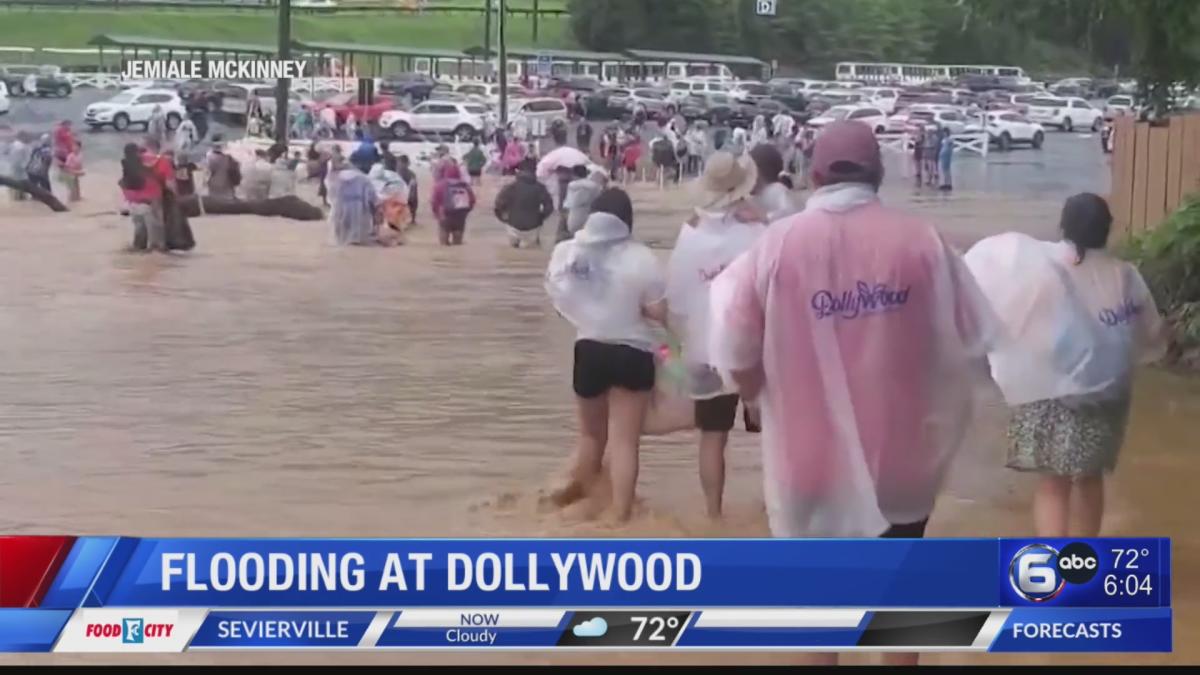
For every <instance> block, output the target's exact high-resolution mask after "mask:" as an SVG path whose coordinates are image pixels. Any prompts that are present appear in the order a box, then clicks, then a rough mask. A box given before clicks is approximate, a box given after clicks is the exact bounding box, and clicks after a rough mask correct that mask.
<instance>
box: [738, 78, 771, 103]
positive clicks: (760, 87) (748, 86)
mask: <svg viewBox="0 0 1200 675" xmlns="http://www.w3.org/2000/svg"><path fill="white" fill-rule="evenodd" d="M729 95H730V96H732V97H733V98H734V99H736V100H738V101H742V102H750V101H756V100H758V99H764V98H770V96H771V88H770V87H768V86H767V85H765V84H763V83H762V82H749V81H747V82H738V83H736V84H734V85H733V86H732V87H730V89H729Z"/></svg>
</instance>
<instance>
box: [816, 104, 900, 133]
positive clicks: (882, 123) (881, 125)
mask: <svg viewBox="0 0 1200 675" xmlns="http://www.w3.org/2000/svg"><path fill="white" fill-rule="evenodd" d="M839 120H854V121H856V122H862V123H863V124H865V125H867V126H869V127H871V131H874V132H875V133H877V134H881V133H883V132H884V131H886V130H887V123H888V118H887V115H885V114H884V112H883V111H882V110H880V109H879V108H876V107H874V106H865V105H835V106H834V107H832V108H830V109H829V110H826V111H825V112H824V113H821V115H820V116H818V117H814V118H812V119H810V120H809V121H808V126H810V127H814V128H817V129H820V128H821V127H824V126H825V125H827V124H831V123H833V122H837V121H839Z"/></svg>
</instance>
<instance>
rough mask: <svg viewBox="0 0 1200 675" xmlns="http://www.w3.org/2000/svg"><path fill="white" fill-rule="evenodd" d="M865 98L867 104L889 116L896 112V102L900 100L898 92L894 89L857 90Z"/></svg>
mask: <svg viewBox="0 0 1200 675" xmlns="http://www.w3.org/2000/svg"><path fill="white" fill-rule="evenodd" d="M859 91H860V92H862V94H863V95H864V96H866V97H867V103H869V104H870V105H873V106H875V107H876V108H879V109H880V110H882V111H883V112H885V113H887V114H889V115H891V114H892V113H894V112H896V102H897V101H898V100H899V99H900V90H899V89H896V88H895V87H864V88H862V89H859Z"/></svg>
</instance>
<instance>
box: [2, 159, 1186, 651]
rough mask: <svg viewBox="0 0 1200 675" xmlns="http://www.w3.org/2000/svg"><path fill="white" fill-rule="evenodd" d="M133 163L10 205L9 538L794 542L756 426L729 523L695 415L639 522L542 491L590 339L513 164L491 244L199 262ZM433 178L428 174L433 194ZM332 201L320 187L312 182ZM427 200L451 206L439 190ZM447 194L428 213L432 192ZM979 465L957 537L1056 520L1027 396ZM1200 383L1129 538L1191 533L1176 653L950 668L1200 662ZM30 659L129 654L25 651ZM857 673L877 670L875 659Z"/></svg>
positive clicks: (1178, 542) (315, 246)
mask: <svg viewBox="0 0 1200 675" xmlns="http://www.w3.org/2000/svg"><path fill="white" fill-rule="evenodd" d="M114 164H115V162H112V161H111V160H103V161H99V162H97V163H96V164H95V166H89V169H88V170H89V174H88V176H87V177H86V178H85V181H84V193H85V198H86V201H85V202H84V203H83V204H82V205H80V206H78V207H76V208H74V209H73V210H72V212H71V213H68V214H52V213H51V212H50V211H49V210H48V209H46V208H44V207H43V206H41V205H40V204H36V203H23V204H14V203H11V202H9V201H8V199H7V196H6V195H5V198H4V199H0V231H2V232H3V237H4V245H3V246H2V247H0V284H2V285H3V288H4V293H3V296H2V299H0V358H2V359H3V366H2V367H0V400H2V404H0V450H3V453H4V455H3V456H4V458H5V460H6V463H7V470H6V471H5V472H4V473H3V477H2V478H0V481H2V487H0V494H3V501H4V505H5V508H4V509H3V512H2V515H0V530H3V531H6V532H11V533H30V534H32V533H40V534H50V533H71V534H80V535H88V534H126V535H134V536H179V537H186V536H221V537H236V536H271V537H301V536H305V537H317V536H338V537H423V536H431V537H432V536H437V537H448V536H453V537H494V536H530V537H593V536H595V537H750V536H766V535H767V534H768V531H767V526H766V518H765V514H764V512H763V503H762V496H761V475H760V464H759V454H758V453H759V451H758V447H757V443H756V439H755V438H754V437H752V436H748V435H746V434H745V433H743V432H740V431H735V433H734V434H733V436H732V439H731V443H730V448H729V452H728V463H729V468H728V483H727V486H726V511H727V513H726V516H725V519H724V520H723V521H721V522H712V521H710V520H708V519H707V518H706V517H705V516H704V514H703V498H702V495H701V492H700V484H699V478H698V474H697V448H696V443H697V439H696V436H695V434H694V433H690V432H689V433H680V434H676V435H674V436H670V437H665V438H649V439H646V440H645V441H644V444H643V446H642V454H641V461H642V470H641V475H640V478H639V484H638V494H639V497H640V503H639V505H638V507H637V509H636V512H635V515H634V517H633V519H632V521H631V522H629V523H628V524H625V525H614V524H611V522H610V521H608V520H606V519H605V518H604V517H603V516H602V513H601V512H602V511H603V507H604V500H603V497H602V496H600V497H597V498H594V499H592V500H590V501H588V502H585V503H584V504H582V505H579V506H578V507H576V508H573V509H571V510H567V511H555V510H551V509H548V508H546V507H544V506H542V505H541V504H540V501H539V497H540V496H541V495H542V494H543V492H544V488H545V487H546V485H547V484H548V483H549V482H550V481H551V480H552V479H553V478H554V477H555V476H556V475H557V474H558V472H559V470H560V469H561V468H562V467H563V466H564V463H565V461H566V459H567V457H568V454H569V452H570V451H571V449H572V445H573V442H574V438H575V433H576V423H575V417H574V412H575V411H574V401H573V397H572V395H571V389H570V387H571V384H570V378H571V345H572V340H573V338H574V332H573V329H572V328H571V327H570V326H569V325H567V323H566V322H565V321H563V320H562V319H561V318H559V317H558V316H557V315H556V314H555V313H554V311H553V309H552V308H551V307H550V305H549V303H548V301H547V299H546V297H545V294H544V292H543V290H542V275H543V272H544V269H545V263H546V259H547V256H548V249H549V247H548V246H547V247H546V249H544V250H543V251H540V252H539V251H528V250H513V249H511V248H509V247H508V246H507V245H506V244H505V241H504V236H503V231H502V227H501V226H500V225H499V224H498V223H497V221H496V220H495V218H494V217H493V216H492V215H491V212H490V201H491V198H492V197H493V196H494V195H495V192H496V190H497V189H498V187H499V185H500V179H499V178H497V177H489V178H487V179H486V180H487V184H486V186H485V187H484V188H483V190H482V192H481V204H480V208H478V209H476V211H475V212H474V214H472V217H471V221H470V225H469V227H468V232H467V243H466V245H465V246H463V247H459V248H441V247H438V246H437V244H436V236H435V228H434V226H433V224H432V222H431V218H430V216H429V215H428V213H427V211H425V212H423V213H422V221H423V223H424V224H423V225H422V226H420V227H419V228H418V229H416V230H415V231H414V233H413V236H412V237H411V242H410V244H409V245H408V246H405V247H402V248H398V249H378V248H366V249H364V248H337V247H334V246H332V245H330V233H329V228H328V226H327V225H326V224H325V223H299V222H293V221H288V220H282V219H267V218H258V217H254V216H213V217H204V218H197V219H193V221H192V224H193V228H194V230H195V232H196V237H197V240H198V242H199V243H198V247H197V249H196V251H194V252H192V253H190V254H185V255H169V256H164V255H137V254H130V253H126V252H124V251H123V250H122V249H123V247H124V246H125V245H127V243H128V241H129V239H130V234H131V226H130V225H129V223H128V221H127V219H125V218H122V217H121V216H120V215H118V214H117V213H116V209H117V206H118V204H117V199H118V195H117V194H116V192H117V191H116V189H115V187H113V186H114V184H115V181H116V175H115V169H116V168H115V166H114ZM428 185H429V181H428V179H427V178H426V180H425V181H423V183H422V187H423V188H424V189H428ZM632 192H633V195H634V198H635V206H636V222H635V236H637V237H639V238H640V239H642V240H643V241H646V242H649V243H650V244H651V245H652V246H653V247H655V248H656V249H657V250H658V251H659V253H660V254H661V255H662V256H663V257H664V259H665V256H666V254H667V252H668V249H669V247H670V244H671V242H672V240H673V239H674V236H675V234H676V232H677V230H678V227H679V223H680V222H681V220H682V218H683V214H684V213H685V212H686V211H687V209H688V208H689V207H690V206H691V205H692V204H691V202H690V195H691V193H690V192H689V191H688V189H687V188H686V187H684V188H678V189H668V190H666V191H659V190H658V189H657V188H655V187H651V186H635V187H634V188H632ZM884 192H885V198H887V199H889V200H891V201H892V202H893V203H897V204H902V205H904V206H906V208H910V209H914V210H917V211H920V212H922V213H924V214H926V215H927V216H928V217H930V218H931V219H933V220H934V222H935V223H937V224H938V225H939V227H941V228H942V230H943V231H944V232H945V233H946V234H947V236H948V237H949V238H950V239H951V240H952V241H954V242H955V243H957V244H959V245H960V246H964V247H965V246H966V245H969V244H970V243H971V242H972V241H974V240H975V239H978V238H979V237H981V236H985V235H987V234H990V233H994V232H999V231H1004V230H1010V229H1020V230H1024V231H1027V232H1030V233H1033V234H1037V235H1040V236H1046V237H1049V236H1052V235H1053V232H1054V228H1055V223H1056V222H1057V215H1058V208H1059V206H1060V204H1061V198H1062V197H1065V196H1066V195H1065V194H1063V195H1061V196H1058V195H1054V196H1053V198H1051V197H1052V196H1051V195H1045V196H1039V197H1038V198H1037V199H1032V200H1030V199H1017V198H1014V197H1012V196H1005V197H1001V196H997V195H987V194H984V193H958V194H955V196H954V197H952V198H949V199H945V198H941V197H938V196H936V195H932V194H929V195H925V196H915V195H913V193H912V190H911V188H910V187H909V184H908V182H907V181H905V180H901V179H899V178H896V179H894V180H889V183H888V186H887V187H886V188H885V191H884ZM304 194H305V195H306V196H309V197H311V196H312V195H309V194H307V193H304ZM422 203H423V204H428V195H425V196H424V198H423V200H422ZM423 209H427V207H424V206H423ZM993 408H994V409H993V410H992V411H990V413H991V414H989V415H988V417H989V419H988V421H987V423H986V424H984V425H982V426H980V427H979V428H977V429H975V430H973V433H972V438H974V439H975V441H974V442H973V443H971V444H970V445H969V447H968V448H967V450H966V451H964V452H963V454H962V455H961V456H960V457H959V458H958V460H957V462H956V465H955V468H954V471H953V476H952V479H951V481H950V483H949V486H948V489H947V490H946V492H945V493H944V495H943V496H942V497H941V499H940V500H939V502H938V506H937V508H936V510H935V511H934V514H933V518H932V521H931V525H930V530H929V534H930V536H1006V535H1011V536H1018V535H1025V534H1029V533H1030V531H1031V524H1030V517H1029V504H1030V490H1031V488H1032V485H1033V479H1032V477H1028V476H1020V475H1016V474H1014V473H1013V472H1011V471H1008V470H1006V469H1005V468H1004V467H1003V464H1004V450H1005V449H1004V443H1003V438H1002V435H1003V423H1004V410H1003V408H1002V406H1000V405H999V404H996V405H994V406H993ZM1198 418H1200V380H1196V379H1187V378H1184V377H1181V376H1178V375H1173V374H1170V373H1167V372H1164V371H1162V370H1156V369H1149V370H1145V371H1143V372H1142V373H1141V377H1140V380H1139V382H1138V387H1137V395H1136V397H1135V399H1134V406H1133V419H1132V423H1131V426H1130V429H1129V436H1128V440H1127V442H1126V445H1125V447H1124V449H1123V451H1122V454H1121V459H1120V465H1119V466H1118V468H1117V471H1116V473H1115V475H1114V476H1113V478H1112V480H1111V482H1110V483H1109V492H1108V505H1107V513H1106V515H1105V521H1104V529H1103V534H1104V535H1109V536H1169V537H1171V538H1172V539H1173V546H1174V551H1173V555H1174V559H1175V565H1174V568H1175V571H1176V573H1177V575H1178V576H1177V579H1176V582H1175V583H1174V584H1173V586H1174V588H1173V596H1174V597H1173V605H1174V607H1175V609H1176V613H1175V616H1176V622H1177V626H1176V637H1177V641H1176V647H1175V649H1176V652H1175V653H1174V654H1165V655H1136V656H1135V657H1121V656H1104V655H1084V656H1070V655H1061V656H1054V657H1045V656H1039V655H1015V656H999V655H960V654H943V655H937V654H931V655H926V656H925V657H923V662H924V663H1001V662H1003V663H1044V662H1047V661H1050V662H1064V663H1066V662H1072V663H1079V662H1082V663H1104V662H1118V663H1119V662H1128V661H1136V662H1139V663H1144V662H1161V663H1171V662H1187V661H1194V660H1196V659H1197V658H1198V657H1200V651H1197V647H1196V646H1195V644H1194V643H1192V642H1190V641H1187V640H1186V639H1178V638H1181V637H1184V636H1188V635H1193V634H1195V633H1196V632H1197V630H1198V629H1200V618H1198V617H1197V610H1198V609H1200V588H1198V586H1197V583H1196V580H1195V579H1194V578H1192V575H1191V574H1190V571H1191V570H1194V569H1196V567H1197V565H1200V536H1198V532H1200V526H1197V525H1196V523H1195V518H1194V508H1195V505H1196V496H1195V492H1194V490H1195V485H1197V484H1200V458H1198V457H1197V456H1196V455H1195V450H1196V449H1197V440H1196V439H1197V434H1196V428H1197V426H1196V420H1197V419H1198ZM591 658H592V657H590V656H588V655H582V654H548V653H522V654H496V653H487V654H463V653H457V654H429V653H416V654H403V655H400V654H349V653H339V654H306V655H296V654H270V655H253V654H252V655H246V654H237V655H232V654H188V655H171V656H155V657H150V658H148V659H147V658H141V657H140V658H139V661H140V662H158V663H183V662H187V663H199V662H240V663H245V662H252V663H253V662H258V663H266V662H272V663H279V662H283V663H295V664H300V663H313V662H329V663H333V662H336V663H478V664H482V663H491V662H516V663H540V662H555V663H579V664H584V663H589V662H590V659H591ZM804 658H805V657H804V656H803V655H802V654H801V655H796V654H748V653H730V654H717V655H712V654H705V655H686V654H684V655H675V654H663V653H656V654H652V655H645V654H643V655H636V654H628V653H625V654H606V655H605V659H606V661H607V662H610V663H635V662H655V663H694V664H706V663H713V662H724V663H790V662H801V663H802V662H803V661H804ZM6 660H7V661H8V662H29V663H39V662H48V661H53V662H67V663H69V662H89V663H103V662H118V660H119V659H118V658H117V657H106V656H95V655H93V656H86V657H64V656H62V655H54V656H22V657H6ZM846 660H847V661H848V662H851V663H874V662H877V661H878V657H877V656H873V655H864V654H860V655H853V656H851V657H850V658H848V659H846Z"/></svg>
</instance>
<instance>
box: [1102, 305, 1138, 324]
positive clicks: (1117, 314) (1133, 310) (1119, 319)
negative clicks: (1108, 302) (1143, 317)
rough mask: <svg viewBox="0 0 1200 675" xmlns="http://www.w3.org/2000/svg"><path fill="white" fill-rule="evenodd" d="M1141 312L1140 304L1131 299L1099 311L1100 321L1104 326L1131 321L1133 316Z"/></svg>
mask: <svg viewBox="0 0 1200 675" xmlns="http://www.w3.org/2000/svg"><path fill="white" fill-rule="evenodd" d="M1141 313H1142V306H1141V305H1138V304H1135V303H1134V302H1133V301H1132V300H1126V301H1125V302H1123V303H1121V304H1120V305H1119V306H1117V307H1113V308H1112V309H1104V310H1101V311H1100V323H1102V324H1104V325H1105V326H1120V325H1122V324H1127V323H1133V320H1134V318H1136V317H1137V315H1138V314H1141Z"/></svg>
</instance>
